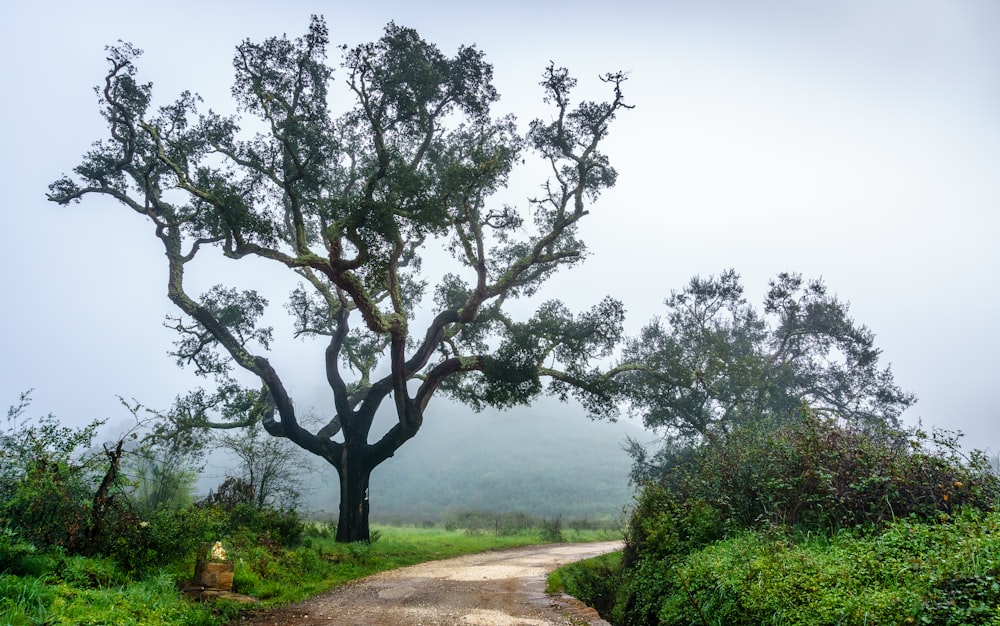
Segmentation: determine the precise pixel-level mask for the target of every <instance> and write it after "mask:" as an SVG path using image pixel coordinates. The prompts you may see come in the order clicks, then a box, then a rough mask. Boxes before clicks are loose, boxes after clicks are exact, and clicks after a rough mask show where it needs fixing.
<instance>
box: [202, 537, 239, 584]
mask: <svg viewBox="0 0 1000 626" xmlns="http://www.w3.org/2000/svg"><path fill="white" fill-rule="evenodd" d="M194 582H195V584H196V585H201V586H203V587H204V588H205V589H206V590H212V591H232V589H233V562H232V561H227V560H226V551H225V550H223V548H222V543H220V542H218V541H216V542H215V543H214V544H211V543H203V544H201V551H199V552H198V559H197V560H196V561H195V565H194Z"/></svg>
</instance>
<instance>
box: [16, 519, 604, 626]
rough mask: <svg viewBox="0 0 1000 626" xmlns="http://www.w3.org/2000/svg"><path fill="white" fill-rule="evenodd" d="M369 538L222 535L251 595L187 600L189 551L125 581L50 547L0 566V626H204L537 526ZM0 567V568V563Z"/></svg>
mask: <svg viewBox="0 0 1000 626" xmlns="http://www.w3.org/2000/svg"><path fill="white" fill-rule="evenodd" d="M372 534H373V538H374V539H375V540H374V541H373V542H372V543H371V544H362V543H358V544H338V543H336V542H335V541H334V534H333V532H332V529H331V528H330V527H329V526H328V525H324V524H309V525H307V527H306V531H305V532H304V534H303V538H302V541H301V544H300V545H298V546H296V547H293V548H282V547H281V546H279V545H277V544H275V543H272V542H269V541H268V540H267V537H258V536H255V535H252V534H244V535H240V536H235V537H231V538H229V539H228V540H227V539H226V538H223V542H224V544H225V545H226V550H227V558H230V559H232V560H233V561H234V589H233V590H234V591H235V592H237V593H240V594H245V595H248V596H253V597H254V598H257V599H258V602H256V603H253V604H250V605H243V606H242V607H241V606H239V605H237V604H235V603H234V602H229V601H221V602H215V603H205V604H202V603H196V602H190V601H188V600H187V599H186V598H185V597H184V596H183V594H182V593H181V588H182V587H183V585H184V584H185V583H187V582H190V581H191V580H192V578H193V573H194V563H195V561H194V555H191V556H190V557H189V558H184V559H181V560H179V561H176V562H174V563H168V564H164V565H163V566H162V567H161V568H160V569H158V570H157V571H154V572H150V573H147V574H146V575H145V576H143V577H141V578H140V579H138V580H134V579H130V578H129V577H128V576H127V575H126V574H124V573H122V572H121V571H119V570H118V569H117V567H116V566H115V564H114V563H113V562H112V561H110V560H108V559H94V558H84V557H79V556H72V557H68V556H64V555H59V554H53V555H52V556H51V558H49V559H48V561H47V563H48V567H46V568H45V569H46V570H47V571H33V572H30V573H28V572H20V574H21V575H15V574H13V573H0V625H3V626H7V625H11V626H28V625H35V624H47V625H48V624H51V625H59V626H62V625H67V626H68V625H70V624H91V625H98V624H109V625H110V624H115V625H119V624H121V625H123V626H147V625H149V626H152V625H153V624H162V625H167V626H170V625H184V626H211V625H215V624H223V623H226V622H228V621H231V620H232V619H234V618H236V617H237V616H238V614H239V612H240V611H241V610H256V609H265V610H267V609H274V608H277V607H280V606H282V605H285V604H290V603H293V602H298V601H301V600H304V599H306V598H308V597H310V596H313V595H316V594H318V593H322V592H324V591H328V590H330V589H333V588H335V587H338V586H340V585H343V584H345V583H347V582H350V581H352V580H356V579H358V578H362V577H364V576H369V575H371V574H375V573H378V572H382V571H386V570H391V569H396V568H399V567H404V566H407V565H414V564H417V563H422V562H425V561H432V560H437V559H445V558H449V557H453V556H460V555H464V554H473V553H479V552H486V551H490V550H502V549H507V548H515V547H519V546H526V545H536V544H540V543H547V541H545V540H544V539H543V537H544V536H545V535H546V533H545V528H526V529H523V530H522V531H520V532H516V533H511V534H500V535H498V534H495V533H488V532H481V531H480V530H478V529H473V530H467V529H461V528H453V529H450V530H449V529H445V528H439V527H435V528H426V527H400V526H378V525H375V526H373V533H372ZM562 538H563V539H564V540H566V541H573V542H588V541H604V540H610V539H620V538H621V533H620V532H616V531H612V530H601V529H597V530H583V529H580V530H568V531H564V532H563V533H562ZM0 571H3V569H0Z"/></svg>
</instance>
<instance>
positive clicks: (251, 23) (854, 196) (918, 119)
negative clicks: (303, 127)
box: [0, 0, 1000, 452]
mask: <svg viewBox="0 0 1000 626" xmlns="http://www.w3.org/2000/svg"><path fill="white" fill-rule="evenodd" d="M313 13H316V14H323V15H325V16H326V18H327V22H328V25H329V27H330V31H331V39H332V40H333V42H335V43H347V44H357V43H362V42H365V41H370V40H373V39H376V38H377V37H378V36H379V35H380V33H381V29H382V27H383V26H384V25H385V24H386V22H388V21H389V20H395V21H396V22H397V23H398V24H401V25H404V26H410V27H413V28H416V29H417V30H418V31H419V32H420V33H421V35H423V36H424V37H425V38H426V39H428V40H430V41H432V42H435V43H437V44H438V45H439V46H440V47H441V48H442V50H443V51H444V52H445V53H448V54H452V53H454V51H455V50H456V48H457V47H458V46H459V45H460V44H472V43H474V44H476V45H477V46H478V47H479V48H480V49H482V50H484V51H485V52H486V54H487V58H488V59H489V60H490V61H491V62H492V63H493V64H494V67H495V76H496V83H497V85H498V87H499V89H500V91H501V94H502V100H501V102H500V104H499V107H498V111H499V112H514V113H516V114H518V115H519V118H520V119H521V121H522V122H523V123H527V122H528V121H529V120H530V119H531V118H532V117H535V116H537V115H542V114H544V113H545V111H546V109H545V108H544V107H543V105H542V104H541V102H540V92H539V90H538V88H537V82H538V79H539V77H540V73H541V71H542V69H543V68H544V67H545V66H546V64H547V63H548V62H549V61H550V60H552V61H555V62H556V63H557V64H559V65H564V66H567V67H569V68H570V70H571V71H572V72H573V74H574V75H575V76H577V77H578V78H579V79H580V92H581V93H590V91H589V90H590V88H591V87H592V86H594V85H596V80H595V78H596V76H597V75H598V74H599V73H601V72H605V71H611V70H618V69H622V70H626V71H629V72H630V79H629V81H628V82H627V83H626V85H625V91H626V95H627V98H628V99H629V100H630V101H631V102H632V103H633V104H635V105H636V108H635V110H634V111H631V112H628V113H627V114H625V115H623V116H622V118H621V120H620V123H618V124H617V125H616V127H615V128H614V130H613V133H614V134H613V137H612V139H611V140H609V142H608V144H607V146H606V151H607V153H608V154H609V156H610V157H611V159H612V163H613V164H614V165H615V166H616V167H617V168H618V170H619V173H620V178H619V184H618V186H617V187H616V188H615V189H614V190H612V191H611V192H608V193H606V194H605V195H604V196H603V197H602V198H601V199H600V201H599V202H598V203H597V204H596V205H595V206H594V207H593V215H592V217H591V218H588V219H589V223H588V224H587V226H586V227H585V229H584V233H583V235H584V238H585V240H586V241H587V242H588V244H589V246H590V248H591V251H592V256H591V258H590V259H589V260H588V261H587V263H586V264H585V265H584V266H582V267H580V268H578V269H575V270H572V271H570V272H565V273H563V274H562V275H559V276H557V277H556V279H555V280H554V281H553V282H552V283H551V284H550V286H549V289H548V291H547V295H550V296H551V297H562V298H565V299H566V300H567V301H568V302H569V303H570V305H571V306H572V307H574V308H576V309H579V308H583V307H585V306H589V305H590V304H593V303H595V302H597V301H598V300H600V298H601V297H602V296H603V295H605V294H606V293H610V294H612V295H614V296H617V297H619V298H620V299H622V300H623V301H624V303H625V305H626V308H627V309H628V325H629V329H630V330H631V331H632V332H635V331H638V329H639V328H640V327H641V326H642V324H644V323H645V322H646V321H648V320H649V319H650V318H651V317H652V316H653V315H656V314H657V313H659V312H661V311H662V300H663V299H664V297H665V296H666V295H667V294H668V293H669V292H670V290H671V289H679V288H681V287H683V286H684V284H685V283H686V282H687V280H688V279H689V278H690V277H691V276H693V275H695V274H701V275H707V274H717V273H719V272H720V271H722V270H723V269H726V268H729V267H733V268H735V269H736V270H737V271H738V272H740V273H741V274H742V276H743V278H744V284H745V286H746V288H747V293H748V295H749V296H750V297H751V299H752V300H754V301H756V302H758V303H759V302H760V300H761V298H762V296H763V293H764V291H765V289H766V283H767V280H768V279H769V278H771V277H773V276H774V275H775V274H777V273H778V272H781V271H797V272H801V273H803V274H804V275H805V276H807V277H822V278H823V279H825V281H826V282H827V284H828V286H829V287H830V288H831V290H832V291H834V292H836V293H837V294H838V295H839V296H840V297H841V298H842V299H845V300H848V301H850V302H851V303H852V313H853V315H854V317H855V318H856V319H857V320H858V321H860V322H862V323H864V324H866V325H867V326H869V327H870V328H871V329H872V330H873V331H874V332H875V333H876V335H877V337H878V344H879V346H880V347H882V348H883V351H884V352H883V356H884V359H885V361H886V362H891V364H892V366H893V370H894V372H895V374H896V377H897V380H898V382H899V383H900V384H901V385H902V386H903V387H904V388H906V389H909V390H911V391H913V392H915V393H916V394H917V395H918V396H919V398H920V401H919V403H918V404H917V405H916V407H915V408H914V409H912V410H911V411H910V412H909V413H908V415H907V417H908V419H909V420H910V421H911V422H915V421H916V420H917V419H922V420H923V422H924V424H925V425H929V426H940V427H946V428H955V429H961V430H963V431H964V432H966V433H967V435H968V437H967V439H966V443H967V444H970V445H974V446H976V447H981V448H989V449H991V450H993V451H994V452H996V451H997V450H1000V423H998V418H1000V402H998V400H997V393H998V391H1000V374H998V369H997V366H996V363H997V355H998V354H1000V329H998V326H1000V324H998V322H1000V319H998V312H1000V295H998V288H1000V279H998V274H1000V245H998V240H1000V211H998V206H997V205H998V201H1000V2H997V1H996V0H940V1H930V0H899V1H882V0H857V1H828V2H803V1H800V0H785V1H768V0H761V1H753V2H751V1H746V2H710V1H703V0H699V1H695V0H691V1H684V2H678V1H671V0H661V1H659V2H652V1H636V0H619V1H617V2H592V1H590V0H578V1H575V2H544V1H536V2H524V1H523V0H509V1H507V2H453V3H449V2H414V1H408V2H401V1H397V0H393V1H388V2H364V3H362V2H332V1H327V2H321V1H312V2H306V1H299V0H287V1H283V2H259V1H258V2H252V1H244V2H212V1H210V0H204V1H202V2H190V1H189V0H180V1H174V2H169V3H164V2H157V3H152V2H138V1H133V2H127V3H126V2H102V1H94V0H91V1H88V2H54V1H46V0H38V1H34V2H21V1H18V0H9V1H7V2H3V3H0V47H2V50H0V51H2V56H0V59H2V60H0V79H2V84H3V86H4V88H5V93H4V96H3V97H2V98H0V119H2V120H3V124H2V126H0V138H2V143H0V183H2V185H0V189H2V193H3V196H2V198H3V200H2V210H3V221H2V225H0V272H2V273H0V281H2V283H0V284H2V293H3V298H4V304H3V306H2V307H0V354H2V357H3V362H2V366H0V367H2V371H0V405H2V406H7V405H9V404H12V403H13V402H15V400H16V398H17V395H18V393H19V392H20V391H23V390H25V389H28V388H32V387H33V388H35V393H34V398H35V404H34V409H35V412H39V413H42V412H53V413H55V414H56V415H57V416H59V417H60V418H62V419H64V420H66V421H74V422H82V421H83V420H86V419H90V418H95V417H109V418H111V419H112V421H118V420H122V419H124V417H126V414H125V413H124V412H123V409H122V408H121V407H119V406H118V401H117V399H116V397H115V396H116V395H122V396H125V397H127V398H131V397H134V398H136V399H138V400H139V401H141V402H142V403H144V404H146V405H149V406H152V407H156V408H166V407H167V406H168V405H169V404H170V401H171V400H172V398H173V397H174V396H176V395H177V394H179V393H181V392H183V391H184V390H185V389H186V388H187V387H189V386H191V385H192V384H193V382H194V381H193V380H192V378H191V377H190V375H188V374H186V373H183V372H181V371H179V370H178V369H177V368H176V367H175V366H174V364H173V362H172V359H171V358H169V357H168V356H167V355H166V352H167V350H168V349H169V348H170V341H171V335H170V334H169V332H167V331H166V330H165V329H163V328H162V327H161V321H162V319H163V316H164V314H166V313H168V312H171V309H170V307H169V306H168V302H167V300H166V296H165V268H164V263H163V257H162V252H161V249H160V248H159V247H158V245H159V244H158V242H156V241H155V240H154V238H153V237H152V232H151V230H150V228H149V227H148V225H147V224H144V223H143V222H142V220H141V219H138V218H137V216H135V215H134V214H130V213H128V212H127V211H123V210H121V209H120V208H119V207H116V206H114V205H113V204H112V203H111V202H110V201H106V200H103V199H99V198H96V197H95V198H91V199H89V200H87V201H85V202H84V203H82V204H79V205H74V206H71V207H68V208H66V207H59V206H56V205H54V204H51V203H48V202H47V201H46V200H45V197H44V195H45V191H46V186H47V184H48V183H49V182H51V181H52V180H54V179H55V178H57V177H59V176H60V175H61V174H62V173H63V172H68V171H70V170H71V169H72V167H74V166H75V165H76V164H77V163H78V162H79V159H80V156H81V155H82V153H83V152H84V151H85V150H87V148H88V146H89V144H90V142H91V141H93V140H95V139H98V138H101V137H103V136H104V135H103V134H104V132H105V129H104V127H103V123H102V120H101V119H100V117H99V115H98V109H97V106H96V101H95V97H94V94H93V91H92V88H93V87H94V86H95V85H97V84H98V83H99V82H100V81H101V80H102V77H103V75H104V72H105V67H106V64H105V60H104V51H103V49H104V46H105V45H106V44H109V43H114V42H115V41H117V40H119V39H122V40H127V41H131V42H133V43H134V44H135V45H136V46H138V47H140V48H142V49H144V50H145V51H146V54H145V55H144V57H143V58H142V59H141V62H140V66H139V67H140V75H141V77H142V79H143V80H149V81H153V83H154V95H155V97H156V101H157V103H159V104H165V103H167V102H169V101H171V100H172V99H173V98H174V97H175V96H176V95H177V93H178V92H180V91H181V90H183V89H191V90H193V91H196V92H199V93H200V94H201V95H202V96H203V97H204V99H205V106H206V108H207V107H212V108H214V109H216V110H220V111H229V110H231V108H232V107H231V99H230V96H229V87H230V84H231V79H232V73H231V58H232V52H233V48H234V46H235V45H236V44H238V43H239V42H240V41H241V40H242V39H244V38H251V39H254V40H260V39H263V38H265V37H267V36H270V35H277V34H281V33H288V34H289V35H291V36H296V35H299V34H302V33H303V32H304V31H305V29H306V26H307V24H308V20H309V16H310V14H313ZM334 62H336V59H334ZM333 90H334V92H335V93H336V90H337V85H336V84H334V87H333ZM592 93H594V94H595V95H597V94H598V93H599V92H596V91H593V92H592ZM540 182H541V181H540V180H529V179H528V178H527V177H524V178H518V179H517V180H516V187H515V188H514V189H513V190H512V193H513V194H514V195H516V197H519V198H520V197H525V196H527V195H531V194H532V193H534V191H535V189H536V188H537V187H536V186H535V185H537V184H538V183H540ZM260 276H261V277H263V278H265V279H266V278H267V274H266V273H261V275H260ZM213 278H215V277H213ZM217 278H218V279H219V280H220V281H221V280H224V277H217ZM206 280H207V279H206ZM212 282H215V281H214V280H210V281H208V282H207V283H206V284H211V283H212ZM286 292H287V290H286ZM272 304H273V305H274V306H275V308H276V310H277V311H278V312H279V313H280V311H281V309H280V305H281V302H273V303H272ZM291 355H292V356H290V357H288V356H286V357H282V358H284V359H286V360H287V361H289V362H295V363H297V364H298V367H301V368H302V371H304V372H306V371H308V372H309V373H308V374H303V377H302V378H300V379H296V380H289V381H286V382H288V384H289V386H290V387H291V389H292V391H293V393H298V394H299V395H304V396H315V395H317V394H318V393H320V391H319V390H318V385H319V384H320V383H319V381H321V380H322V376H321V369H320V368H321V367H322V365H321V363H322V361H321V359H322V355H321V354H320V353H314V352H308V351H306V350H304V349H303V347H302V346H301V345H300V344H295V345H293V346H292V352H291ZM317 374H320V375H319V376H317ZM314 387H316V388H314ZM432 410H433V409H432ZM581 427H584V426H583V423H581Z"/></svg>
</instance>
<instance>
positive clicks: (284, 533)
mask: <svg viewBox="0 0 1000 626" xmlns="http://www.w3.org/2000/svg"><path fill="white" fill-rule="evenodd" d="M27 406H28V397H27V395H26V396H25V397H23V398H22V402H21V403H20V405H18V406H16V407H13V408H12V409H11V410H10V411H9V413H8V416H7V417H8V419H7V425H6V427H3V428H0V461H2V462H0V624H4V625H8V624H10V625H17V626H20V625H28V624H52V625H56V624H66V625H70V624H74V625H75V624H116V625H128V624H134V625H138V624H190V625H197V624H220V623H225V622H227V621H230V620H231V619H232V618H234V617H236V616H237V615H238V614H239V613H240V612H241V611H254V610H259V609H261V608H268V607H274V606H280V605H282V604H286V603H290V602H295V601H298V600H303V599H305V598H307V597H309V596H311V595H314V594H316V593H319V592H322V591H326V590H328V589H331V588H333V587H335V586H337V585H340V584H343V583H345V582H347V581H350V580H354V579H356V578H359V577H362V576H366V575H369V574H372V573H375V572H379V571H383V570H387V569H393V568H396V567H401V566H405V565H411V564H414V563H419V562H423V561H427V560H433V559H440V558H447V557H451V556H456V555H460V554H468V553H472V552H480V551H485V550H492V549H499V548H507V547H514V546H521V545H528V544H533V543H542V542H550V541H565V540H574V541H593V540H603V539H609V538H614V537H615V532H616V531H615V530H613V529H611V528H609V527H608V526H607V525H603V526H602V525H600V524H594V523H593V522H585V521H574V520H563V519H561V518H552V519H544V518H537V517H531V516H528V515H524V514H497V513H491V512H474V511H468V512H465V513H462V514H455V515H453V516H452V517H451V518H449V519H448V521H447V523H446V527H442V526H435V525H432V524H425V525H422V526H420V527H399V526H397V527H388V526H377V527H375V530H374V531H373V533H372V541H371V542H370V543H366V542H356V543H343V542H339V543H338V542H337V541H336V526H335V524H332V523H330V522H326V521H315V520H313V521H308V520H305V519H304V518H303V517H302V516H301V515H300V514H299V513H298V512H296V511H295V510H293V509H290V508H284V509H276V508H270V507H268V506H266V505H265V503H266V501H267V498H262V497H261V492H260V490H259V489H255V487H254V485H253V484H251V483H250V482H248V481H247V480H246V479H244V478H240V477H230V478H228V479H227V480H226V481H224V482H223V483H222V484H221V485H219V487H218V488H217V489H215V490H213V491H212V492H211V493H210V494H209V496H207V497H205V498H202V499H200V500H194V499H193V498H191V497H189V495H190V494H189V493H188V492H189V486H190V485H189V484H186V483H185V480H184V478H185V476H187V478H188V479H191V478H193V476H191V474H192V472H190V469H189V468H186V467H185V466H183V465H182V464H181V465H170V464H164V463H159V464H154V466H151V465H150V459H152V458H154V457H152V456H150V455H149V454H148V453H149V452H150V450H149V449H146V448H136V449H135V450H133V451H132V452H130V453H128V454H126V453H123V452H122V450H124V449H125V448H124V447H122V446H120V445H119V443H122V442H121V441H119V442H116V443H115V444H114V445H111V446H104V449H101V450H94V449H93V447H92V440H93V438H94V436H95V433H96V431H97V428H98V426H99V425H100V424H98V423H94V424H90V425H88V426H86V427H84V428H76V429H74V428H68V427H65V426H62V425H61V424H60V423H59V422H58V420H56V419H55V418H54V417H52V416H46V417H44V418H41V419H37V420H29V419H27V418H26V416H25V409H26V407H27ZM158 452H160V453H162V450H159V451H158ZM133 457H135V458H139V459H140V460H141V462H135V461H133V460H132V458H133ZM146 476H151V477H153V478H154V479H155V480H156V481H157V484H158V485H159V486H160V487H162V486H164V485H175V486H176V487H177V488H176V489H175V490H174V491H173V492H171V493H164V492H163V489H151V488H149V487H150V485H143V484H142V480H143V477H146ZM175 479H176V480H175ZM187 483H190V480H188V481H187ZM154 500H155V503H154V502H153V501H154ZM95 529H100V530H101V532H99V533H95ZM618 536H620V531H618ZM214 541H220V542H222V545H223V546H224V548H225V551H226V558H227V559H228V560H230V561H232V562H233V564H234V572H233V575H234V580H233V591H234V592H235V593H237V594H241V595H244V596H249V597H250V599H251V601H250V602H249V603H246V604H238V603H237V602H236V601H235V600H220V601H215V602H212V603H200V602H192V601H190V600H189V599H188V598H187V596H185V594H184V587H185V586H188V585H190V583H192V582H193V578H194V571H195V560H196V554H197V552H198V551H199V546H200V545H201V544H202V543H204V542H214Z"/></svg>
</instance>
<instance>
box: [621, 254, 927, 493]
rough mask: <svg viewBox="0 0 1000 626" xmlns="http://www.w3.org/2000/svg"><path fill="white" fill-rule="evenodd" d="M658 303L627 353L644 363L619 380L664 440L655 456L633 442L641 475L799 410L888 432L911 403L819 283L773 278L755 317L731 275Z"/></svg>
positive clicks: (692, 285)
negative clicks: (681, 451)
mask: <svg viewBox="0 0 1000 626" xmlns="http://www.w3.org/2000/svg"><path fill="white" fill-rule="evenodd" d="M665 304H666V307H667V312H666V315H664V316H663V317H658V318H656V319H654V320H653V321H652V322H650V323H649V324H648V325H647V326H646V327H645V328H643V329H642V331H641V333H640V334H639V336H638V337H636V338H634V339H632V340H631V341H629V343H628V345H627V347H626V349H625V352H624V361H625V362H629V363H636V364H640V367H638V368H637V369H634V370H633V371H631V372H629V373H628V374H627V375H626V381H625V385H626V389H627V394H628V397H629V399H630V402H631V403H632V405H633V407H634V408H635V409H636V410H637V411H638V413H640V414H641V415H642V418H643V422H644V423H645V425H646V427H647V428H650V429H652V430H655V431H657V432H659V433H661V434H662V435H663V438H664V441H665V442H666V446H665V447H664V449H662V450H660V451H659V452H657V453H656V454H655V455H654V456H653V457H652V458H649V457H648V452H647V451H646V450H645V448H644V447H643V446H641V445H639V444H638V443H636V442H632V444H631V452H632V454H633V456H634V457H635V458H636V461H637V466H645V467H648V468H650V469H654V468H656V467H658V466H659V465H661V464H662V462H663V461H665V460H666V458H667V457H669V455H670V454H671V451H672V450H674V449H675V448H676V447H677V446H681V447H683V446H686V445H687V444H691V443H696V442H701V441H706V440H707V441H712V440H715V439H718V438H722V437H724V436H725V435H726V433H727V432H729V431H730V430H731V429H732V428H733V427H734V426H737V425H740V424H744V423H748V422H751V421H759V422H767V423H773V424H780V423H782V422H784V421H787V420H790V419H794V418H795V416H797V415H799V414H800V411H801V409H802V407H803V406H808V407H809V409H810V410H811V411H813V412H816V413H820V414H827V415H830V416H833V417H836V418H839V419H843V420H845V421H848V422H852V423H855V424H862V425H870V426H877V425H890V426H896V425H898V420H899V416H900V414H901V413H902V412H903V411H904V410H906V409H907V408H908V407H910V406H911V405H912V404H913V403H914V402H915V401H916V397H915V396H914V395H913V394H911V393H909V392H906V391H903V390H902V389H900V388H899V387H898V386H897V385H896V383H895V380H894V378H893V375H892V371H891V370H890V368H889V367H888V366H886V367H884V368H883V367H882V366H881V365H880V364H879V355H880V353H881V351H880V350H879V349H878V348H876V347H875V335H874V333H872V331H870V330H869V329H868V328H866V327H865V326H862V325H859V324H857V323H856V322H855V321H854V320H853V319H851V317H850V316H849V315H848V312H849V305H848V304H847V303H846V302H841V301H840V300H838V299H837V298H836V297H835V296H832V295H830V294H829V293H828V292H827V289H826V286H825V285H824V284H823V282H822V281H821V280H811V281H806V280H804V279H803V278H802V276H801V275H798V274H790V273H783V274H779V275H778V277H777V278H775V279H773V280H772V281H770V289H769V291H768V293H767V296H766V298H765V300H764V309H763V312H762V313H761V312H758V311H757V310H756V309H755V308H754V307H753V306H752V305H750V304H749V303H748V302H747V300H746V298H745V297H744V295H743V286H742V284H741V283H740V277H739V275H738V274H737V273H736V272H735V271H734V270H731V269H730V270H727V271H725V272H723V273H722V274H720V275H719V276H718V277H714V276H709V277H708V278H701V277H698V276H696V277H694V278H692V279H691V281H690V282H689V283H688V285H687V286H686V287H685V288H684V289H683V290H681V291H679V292H677V291H674V292H671V294H670V297H669V298H667V299H666V300H665ZM637 470H638V467H637ZM639 471H640V473H641V470H639Z"/></svg>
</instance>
